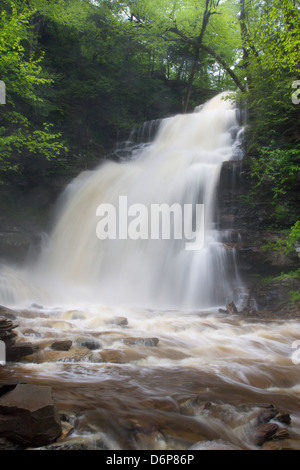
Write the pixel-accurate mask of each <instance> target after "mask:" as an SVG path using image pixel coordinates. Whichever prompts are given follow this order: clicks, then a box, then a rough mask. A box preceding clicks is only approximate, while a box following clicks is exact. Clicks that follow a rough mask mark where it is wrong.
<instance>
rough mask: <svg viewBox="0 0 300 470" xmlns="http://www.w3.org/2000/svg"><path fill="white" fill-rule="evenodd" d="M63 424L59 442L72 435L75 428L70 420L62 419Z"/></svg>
mask: <svg viewBox="0 0 300 470" xmlns="http://www.w3.org/2000/svg"><path fill="white" fill-rule="evenodd" d="M61 425H62V433H61V435H60V436H59V438H58V439H57V442H59V441H62V440H64V439H66V438H67V437H68V436H70V434H71V433H72V432H73V431H74V429H75V428H74V426H73V425H72V424H71V423H69V422H68V421H62V422H61Z"/></svg>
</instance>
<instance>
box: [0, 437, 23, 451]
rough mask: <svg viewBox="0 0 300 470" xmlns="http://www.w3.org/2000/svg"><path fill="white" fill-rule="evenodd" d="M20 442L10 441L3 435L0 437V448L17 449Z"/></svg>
mask: <svg viewBox="0 0 300 470" xmlns="http://www.w3.org/2000/svg"><path fill="white" fill-rule="evenodd" d="M19 449H20V444H17V443H16V442H12V441H10V440H9V439H5V437H1V438H0V450H19Z"/></svg>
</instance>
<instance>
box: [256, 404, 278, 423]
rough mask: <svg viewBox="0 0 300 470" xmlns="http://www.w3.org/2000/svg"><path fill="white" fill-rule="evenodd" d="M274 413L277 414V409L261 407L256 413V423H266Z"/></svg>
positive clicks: (273, 416)
mask: <svg viewBox="0 0 300 470" xmlns="http://www.w3.org/2000/svg"><path fill="white" fill-rule="evenodd" d="M276 415H278V410H276V409H275V408H262V409H260V410H259V411H258V414H257V424H258V425H259V424H263V423H268V422H269V421H270V420H271V419H273V418H275V416H276Z"/></svg>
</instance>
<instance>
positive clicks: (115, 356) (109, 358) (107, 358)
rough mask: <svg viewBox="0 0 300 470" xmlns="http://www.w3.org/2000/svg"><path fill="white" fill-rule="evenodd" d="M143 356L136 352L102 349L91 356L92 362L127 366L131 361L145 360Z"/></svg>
mask: <svg viewBox="0 0 300 470" xmlns="http://www.w3.org/2000/svg"><path fill="white" fill-rule="evenodd" d="M145 357H146V356H145V355H144V354H140V353H138V352H136V351H121V350H119V349H103V350H102V351H101V352H100V353H99V354H96V355H93V356H92V358H91V361H92V362H111V363H113V364H127V363H128V362H132V361H139V360H141V359H145Z"/></svg>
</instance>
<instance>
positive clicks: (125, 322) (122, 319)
mask: <svg viewBox="0 0 300 470" xmlns="http://www.w3.org/2000/svg"><path fill="white" fill-rule="evenodd" d="M114 323H115V324H116V325H118V326H127V325H128V320H127V318H126V317H117V318H115V320H114Z"/></svg>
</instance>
